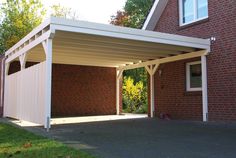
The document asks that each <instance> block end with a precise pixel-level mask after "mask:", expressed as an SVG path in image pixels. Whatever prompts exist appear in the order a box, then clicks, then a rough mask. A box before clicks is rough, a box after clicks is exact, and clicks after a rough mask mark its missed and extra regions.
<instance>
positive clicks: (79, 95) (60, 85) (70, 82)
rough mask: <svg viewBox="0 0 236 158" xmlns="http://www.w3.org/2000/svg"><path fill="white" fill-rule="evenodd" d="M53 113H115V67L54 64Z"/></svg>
mask: <svg viewBox="0 0 236 158" xmlns="http://www.w3.org/2000/svg"><path fill="white" fill-rule="evenodd" d="M52 78H53V80H52V116H84V115H107V114H116V100H115V99H116V70H115V68H103V67H87V66H74V65H59V64H56V65H53V74H52Z"/></svg>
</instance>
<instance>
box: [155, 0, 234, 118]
mask: <svg viewBox="0 0 236 158" xmlns="http://www.w3.org/2000/svg"><path fill="white" fill-rule="evenodd" d="M208 4H209V18H208V19H206V20H203V21H199V22H197V23H195V24H192V25H189V26H185V27H180V26H179V13H178V1H177V0H171V1H169V2H168V4H167V7H166V9H165V10H164V12H163V14H162V16H161V18H160V21H159V22H158V24H157V26H156V28H155V30H156V31H159V32H166V33H171V34H179V35H186V36H192V37H199V38H210V37H212V36H214V37H216V41H215V42H213V43H212V46H211V54H210V55H209V56H208V57H207V64H208V94H209V98H208V99H209V120H210V121H227V120H234V121H235V120H236V97H235V96H236V62H235V61H236V44H235V43H236V36H235V30H236V19H235V14H236V1H235V0H222V1H215V0H208ZM185 62H186V61H180V62H175V63H169V64H164V65H161V69H163V76H162V77H161V78H159V77H158V73H157V74H156V75H155V81H156V82H157V85H156V87H155V90H156V91H157V92H156V93H155V94H156V95H155V97H156V98H155V100H156V103H157V104H156V108H157V113H160V112H168V113H170V114H171V115H172V117H173V118H174V119H197V120H198V119H200V118H201V116H200V115H201V106H202V103H201V97H200V96H199V94H190V93H185V66H184V63H185Z"/></svg>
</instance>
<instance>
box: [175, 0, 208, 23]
mask: <svg viewBox="0 0 236 158" xmlns="http://www.w3.org/2000/svg"><path fill="white" fill-rule="evenodd" d="M193 8H194V20H193V21H190V22H187V23H183V0H179V25H180V26H185V25H188V24H191V23H195V22H197V21H201V20H204V19H207V18H208V14H209V13H208V14H207V16H205V17H202V18H199V19H198V18H197V0H194V6H193ZM207 12H208V8H207Z"/></svg>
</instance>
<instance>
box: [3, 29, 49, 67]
mask: <svg viewBox="0 0 236 158" xmlns="http://www.w3.org/2000/svg"><path fill="white" fill-rule="evenodd" d="M50 35H51V32H50V31H47V32H46V33H45V34H43V35H42V36H40V37H39V38H37V39H36V40H34V41H32V42H31V43H30V44H28V45H26V46H25V47H24V48H22V49H21V50H19V51H18V52H16V53H14V54H13V55H10V56H9V57H8V58H7V60H6V63H8V62H11V61H12V60H14V59H16V58H17V57H19V56H21V55H22V54H24V53H26V52H28V51H29V50H30V49H32V48H34V47H35V46H37V45H38V44H40V43H42V41H44V40H46V39H48V38H49V37H50Z"/></svg>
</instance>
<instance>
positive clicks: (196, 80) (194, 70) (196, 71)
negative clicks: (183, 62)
mask: <svg viewBox="0 0 236 158" xmlns="http://www.w3.org/2000/svg"><path fill="white" fill-rule="evenodd" d="M201 76H202V70H201V64H196V65H190V88H200V87H202V78H201Z"/></svg>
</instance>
